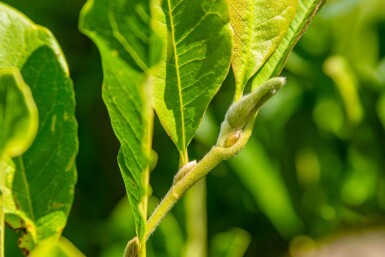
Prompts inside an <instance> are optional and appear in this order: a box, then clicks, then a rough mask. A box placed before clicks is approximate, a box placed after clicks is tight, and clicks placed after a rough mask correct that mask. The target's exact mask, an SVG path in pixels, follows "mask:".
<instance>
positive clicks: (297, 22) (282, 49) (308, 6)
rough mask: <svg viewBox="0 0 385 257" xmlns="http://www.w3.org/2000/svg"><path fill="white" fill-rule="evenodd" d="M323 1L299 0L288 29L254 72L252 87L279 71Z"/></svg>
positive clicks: (276, 74) (277, 73) (324, 0)
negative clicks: (259, 67) (272, 51)
mask: <svg viewBox="0 0 385 257" xmlns="http://www.w3.org/2000/svg"><path fill="white" fill-rule="evenodd" d="M325 2H326V0H299V5H298V9H297V13H296V15H295V17H294V19H293V21H292V22H291V24H290V27H289V30H288V31H287V33H286V35H285V37H284V38H283V40H282V41H281V43H280V44H279V45H278V47H277V48H276V49H275V51H274V53H273V54H272V55H271V56H270V58H269V59H268V60H267V61H266V62H265V63H264V65H263V66H262V68H261V69H260V70H259V71H258V72H257V73H256V74H255V79H254V80H253V84H252V88H255V87H257V86H258V85H261V84H262V83H263V82H264V81H266V80H267V79H269V78H271V77H275V76H278V75H279V74H280V73H281V70H282V69H283V67H284V65H285V63H286V59H287V57H288V56H289V54H290V52H291V50H292V49H293V47H294V45H295V44H296V43H297V42H298V40H299V38H300V37H301V36H302V34H303V33H304V32H305V30H306V29H307V27H308V25H309V24H310V22H311V20H312V18H313V16H314V15H315V14H316V13H317V11H318V10H319V8H320V7H321V6H322V5H323V4H324V3H325Z"/></svg>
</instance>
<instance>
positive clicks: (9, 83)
mask: <svg viewBox="0 0 385 257" xmlns="http://www.w3.org/2000/svg"><path fill="white" fill-rule="evenodd" d="M37 127H38V113H37V108H36V104H35V102H34V100H33V97H32V93H31V90H30V89H29V87H28V86H27V85H26V84H25V82H24V80H23V78H22V76H21V74H20V72H19V70H18V69H16V68H4V69H0V159H1V157H2V156H3V154H5V155H7V156H9V157H15V156H18V155H21V154H22V153H24V152H25V150H27V149H28V147H29V146H30V145H31V144H32V141H33V140H34V138H35V136H36V132H37Z"/></svg>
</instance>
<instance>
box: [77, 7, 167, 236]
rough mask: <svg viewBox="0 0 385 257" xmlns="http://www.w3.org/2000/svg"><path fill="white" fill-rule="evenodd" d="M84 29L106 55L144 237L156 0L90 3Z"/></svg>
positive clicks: (106, 84) (109, 98)
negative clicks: (153, 22)
mask: <svg viewBox="0 0 385 257" xmlns="http://www.w3.org/2000/svg"><path fill="white" fill-rule="evenodd" d="M80 28H81V30H82V31H83V32H84V33H85V34H87V35H88V36H89V37H90V38H91V39H92V40H93V41H94V42H95V43H96V45H97V46H98V48H99V50H100V53H101V56H102V62H103V72H104V81H103V99H104V101H105V103H106V106H107V108H108V112H109V115H110V118H111V123H112V127H113V129H114V132H115V134H116V136H117V138H118V139H119V141H120V143H121V149H120V152H119V156H118V161H119V166H120V169H121V172H122V176H123V179H124V183H125V186H126V190H127V193H128V198H129V200H130V204H131V207H132V209H133V213H134V219H135V224H136V232H137V235H138V236H139V238H141V239H142V237H143V235H144V231H145V224H146V219H147V188H148V177H149V156H150V153H151V140H152V138H151V133H152V121H153V111H152V107H151V97H150V92H151V84H152V83H151V78H150V77H151V76H150V74H151V69H150V67H151V66H152V64H153V63H155V62H156V59H157V58H156V53H157V52H159V51H157V49H158V48H159V44H158V43H159V39H157V37H156V36H155V35H154V33H153V31H152V29H151V4H150V1H149V0H118V1H110V0H94V1H88V2H87V4H86V5H85V6H84V8H83V10H82V14H81V20H80ZM150 46H151V48H150ZM153 53H154V54H153Z"/></svg>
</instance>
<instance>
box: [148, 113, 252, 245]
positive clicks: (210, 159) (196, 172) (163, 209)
mask: <svg viewBox="0 0 385 257" xmlns="http://www.w3.org/2000/svg"><path fill="white" fill-rule="evenodd" d="M254 120H255V119H252V120H251V121H250V123H249V124H248V125H247V126H246V128H245V129H244V131H243V132H242V134H241V136H240V138H239V140H238V141H237V142H236V143H235V144H234V145H232V146H230V147H228V148H225V147H219V146H213V147H212V148H211V150H210V151H209V152H208V153H207V154H206V155H205V156H204V157H203V158H202V160H201V161H200V162H198V163H197V164H196V165H195V166H194V168H192V170H190V171H189V172H187V173H186V174H185V175H184V176H183V177H182V178H181V179H180V180H178V181H176V182H175V184H173V185H172V186H171V188H170V190H169V191H168V192H167V194H166V196H165V197H164V198H163V200H162V201H161V202H160V204H159V205H158V207H157V208H156V209H155V210H154V212H153V213H152V215H151V217H150V218H149V219H148V220H147V226H146V233H145V236H144V237H145V238H146V239H148V238H149V237H150V235H151V234H152V233H153V232H154V230H155V229H156V227H157V226H158V225H159V223H160V222H161V221H162V219H163V218H164V216H165V215H166V214H167V213H168V212H169V211H170V210H171V208H172V207H173V206H174V205H175V203H176V202H177V201H178V200H179V199H180V198H181V197H182V196H183V195H184V193H185V192H186V191H187V190H188V189H189V188H191V187H192V186H193V185H194V184H195V183H196V182H197V181H199V180H200V179H201V178H202V177H203V176H205V175H206V174H207V173H208V172H210V171H211V170H212V169H213V168H215V167H216V166H217V165H218V164H219V163H220V162H221V161H223V160H225V159H229V158H231V157H233V156H234V155H236V154H238V153H239V152H240V151H241V150H242V149H243V148H244V147H245V145H246V143H247V141H248V139H249V138H250V135H251V132H252V128H253V126H254Z"/></svg>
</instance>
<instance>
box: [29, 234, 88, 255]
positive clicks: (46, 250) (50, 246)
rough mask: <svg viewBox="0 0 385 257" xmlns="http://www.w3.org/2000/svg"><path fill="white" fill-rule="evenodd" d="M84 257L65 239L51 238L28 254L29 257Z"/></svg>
mask: <svg viewBox="0 0 385 257" xmlns="http://www.w3.org/2000/svg"><path fill="white" fill-rule="evenodd" d="M42 256H47V257H85V255H84V254H82V253H81V252H80V251H79V249H77V248H76V246H74V245H73V244H72V243H71V242H70V241H68V240H67V239H66V238H64V237H61V238H60V239H56V238H51V239H48V240H45V241H43V242H42V243H40V244H39V246H38V247H36V248H35V249H34V250H33V251H32V252H31V254H30V257H42Z"/></svg>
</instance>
